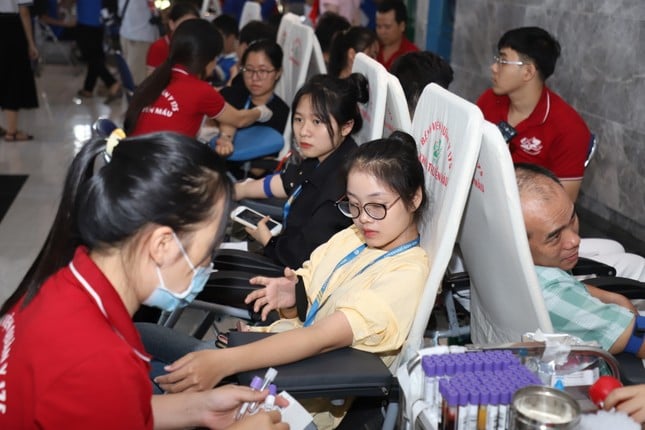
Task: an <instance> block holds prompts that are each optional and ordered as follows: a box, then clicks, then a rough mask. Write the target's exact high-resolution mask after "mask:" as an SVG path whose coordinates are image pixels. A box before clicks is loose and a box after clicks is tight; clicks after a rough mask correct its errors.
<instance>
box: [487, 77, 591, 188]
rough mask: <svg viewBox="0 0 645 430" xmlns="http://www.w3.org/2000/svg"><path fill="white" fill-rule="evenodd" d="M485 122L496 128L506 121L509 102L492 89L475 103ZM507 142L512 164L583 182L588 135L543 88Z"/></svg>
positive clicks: (575, 115) (575, 114)
mask: <svg viewBox="0 0 645 430" xmlns="http://www.w3.org/2000/svg"><path fill="white" fill-rule="evenodd" d="M477 106H479V108H480V109H481V111H482V113H483V114H484V118H485V119H486V120H488V121H490V122H492V123H493V124H495V125H497V124H499V123H500V122H501V121H506V120H507V118H508V109H509V106H510V99H509V98H508V96H498V95H496V94H495V93H493V91H492V90H491V89H488V90H486V92H484V94H482V95H481V97H480V98H479V100H477ZM515 130H516V131H517V135H516V136H515V137H513V139H511V141H510V142H509V149H510V151H511V157H512V158H513V162H514V163H531V164H537V165H540V166H542V167H546V168H547V169H549V170H551V171H552V172H553V173H554V174H555V175H556V176H557V177H558V178H562V179H571V180H576V179H582V176H583V174H584V170H585V165H584V163H585V160H586V158H587V153H588V150H589V143H590V141H591V133H590V132H589V128H587V125H586V124H585V122H584V120H583V119H582V117H580V115H579V114H578V112H576V111H575V110H574V109H573V108H572V107H571V106H569V105H568V104H567V103H566V102H565V101H564V100H562V98H561V97H560V96H558V95H557V94H556V93H554V92H553V91H551V90H550V89H548V88H547V87H546V86H544V89H543V90H542V95H541V96H540V100H539V101H538V104H537V105H536V106H535V109H533V112H531V115H529V117H528V118H526V119H525V120H523V121H522V122H520V123H519V124H517V125H516V126H515Z"/></svg>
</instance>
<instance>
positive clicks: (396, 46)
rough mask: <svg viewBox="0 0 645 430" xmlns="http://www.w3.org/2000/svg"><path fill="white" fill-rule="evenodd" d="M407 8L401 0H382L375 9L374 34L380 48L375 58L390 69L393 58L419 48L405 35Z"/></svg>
mask: <svg viewBox="0 0 645 430" xmlns="http://www.w3.org/2000/svg"><path fill="white" fill-rule="evenodd" d="M407 19H408V9H407V8H406V7H405V4H404V3H403V1H402V0H384V1H383V2H381V3H380V4H379V5H378V8H377V9H376V34H377V35H378V39H379V42H380V43H381V49H380V51H379V53H378V57H376V59H377V60H378V62H379V63H381V64H383V66H385V68H386V69H387V70H390V67H391V66H392V63H393V62H394V60H396V59H397V58H399V57H400V56H401V55H403V54H406V53H408V52H413V51H418V50H419V48H417V47H416V45H415V44H414V43H412V42H410V41H409V40H408V38H407V37H405V28H406V21H407Z"/></svg>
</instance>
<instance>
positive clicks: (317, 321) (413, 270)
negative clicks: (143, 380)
mask: <svg viewBox="0 0 645 430" xmlns="http://www.w3.org/2000/svg"><path fill="white" fill-rule="evenodd" d="M343 173H344V174H345V175H346V178H347V188H346V195H345V196H344V197H343V198H342V199H340V200H339V201H338V202H336V208H337V210H338V211H339V213H341V214H342V215H343V216H345V217H347V219H351V220H352V221H353V225H352V226H350V227H349V228H347V229H345V230H342V231H341V232H339V233H337V234H335V235H334V236H333V237H332V238H331V239H329V240H328V241H327V242H326V243H324V244H322V245H320V246H319V247H318V248H316V250H315V251H314V252H313V253H312V254H311V257H310V258H309V259H308V260H307V261H306V262H305V263H304V264H303V265H302V266H301V267H300V268H299V269H298V270H296V271H291V270H286V271H285V276H284V277H281V278H268V277H256V278H253V279H251V283H252V284H255V285H257V286H259V287H263V288H259V289H258V290H256V291H254V292H253V293H251V294H249V296H247V298H246V301H247V302H248V303H252V302H253V303H254V304H253V306H254V308H255V310H256V311H258V312H261V313H262V315H263V316H264V317H266V315H267V314H268V312H269V311H270V310H273V309H278V310H279V312H280V314H281V316H282V317H283V318H282V319H280V320H278V321H276V322H275V323H273V324H272V325H271V326H269V327H268V328H267V327H264V328H262V329H264V330H268V331H275V332H279V333H278V334H275V335H273V336H269V337H267V338H264V339H262V340H259V341H256V342H252V343H249V344H247V345H244V346H238V347H229V348H225V349H218V350H202V351H196V352H191V353H189V354H187V355H185V356H184V357H182V358H180V359H179V360H177V361H176V362H174V363H172V364H171V365H169V366H167V367H166V370H167V371H168V372H169V373H168V374H166V375H163V376H158V377H156V378H155V381H156V382H157V383H158V384H159V385H160V386H161V387H162V388H163V389H164V390H166V391H168V392H173V393H174V392H182V391H186V390H189V391H194V390H205V389H209V388H211V387H213V386H214V385H215V384H217V383H218V382H219V381H220V380H222V378H224V377H225V376H228V375H233V374H236V373H238V372H242V371H247V370H254V369H261V368H265V367H269V366H278V365H282V364H287V363H292V362H295V361H298V360H302V359H304V358H307V357H311V356H313V355H316V354H320V353H322V352H327V351H332V350H334V349H337V348H343V347H347V346H351V347H353V348H356V349H359V350H363V351H369V352H372V353H375V354H378V355H379V356H380V357H381V358H382V360H383V361H384V363H385V364H386V365H388V366H389V365H391V364H392V363H393V362H394V360H395V358H396V356H397V354H398V353H399V351H400V348H401V346H402V345H403V342H404V340H405V339H406V337H407V335H408V332H409V330H410V327H411V325H412V321H413V319H414V315H415V312H416V308H417V305H418V303H419V300H420V298H421V294H422V292H423V287H424V285H425V282H426V277H427V275H428V272H429V261H428V257H427V255H426V253H425V251H424V250H423V249H422V248H421V247H420V246H419V230H418V224H419V223H420V221H421V218H422V214H423V213H424V210H425V208H426V206H427V204H428V200H427V196H426V193H425V188H424V174H423V168H422V166H421V163H420V162H419V159H418V155H417V149H416V144H415V142H414V139H413V138H412V137H411V136H410V135H408V134H406V133H404V132H400V131H397V132H395V133H393V134H392V135H391V136H390V137H388V138H386V139H379V140H374V141H371V142H367V143H365V144H363V145H361V146H360V147H359V148H358V149H357V150H356V151H355V152H354V153H353V155H352V156H351V157H350V158H349V159H348V160H347V162H346V163H345V165H344V168H343ZM256 329H260V327H257V328H256ZM317 424H319V422H317ZM318 428H321V427H320V426H318Z"/></svg>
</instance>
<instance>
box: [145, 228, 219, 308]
mask: <svg viewBox="0 0 645 430" xmlns="http://www.w3.org/2000/svg"><path fill="white" fill-rule="evenodd" d="M173 237H174V238H175V240H176V241H177V244H178V245H179V250H180V251H181V253H182V255H183V256H184V259H185V260H186V262H187V263H188V265H189V266H190V268H191V269H192V270H193V278H192V279H191V281H190V285H189V286H188V288H186V289H185V290H184V291H182V292H181V293H174V292H172V291H170V290H169V289H168V288H166V284H165V282H164V280H163V276H162V275H161V270H160V269H159V267H158V266H157V277H158V278H159V285H157V288H155V290H154V291H153V292H152V294H150V297H148V298H147V299H146V300H145V301H144V302H143V304H144V305H148V306H154V307H156V308H159V309H161V310H163V311H167V312H172V311H174V310H175V309H177V308H183V307H186V306H188V305H189V304H190V303H191V302H192V301H193V300H195V297H197V295H198V294H199V293H201V292H202V290H203V289H204V286H205V285H206V282H208V278H209V276H210V274H211V273H212V272H213V263H210V264H209V265H208V266H207V267H195V266H194V265H193V262H192V261H190V258H188V254H186V250H184V247H183V245H182V244H181V242H180V241H179V239H178V238H177V236H176V235H175V233H173Z"/></svg>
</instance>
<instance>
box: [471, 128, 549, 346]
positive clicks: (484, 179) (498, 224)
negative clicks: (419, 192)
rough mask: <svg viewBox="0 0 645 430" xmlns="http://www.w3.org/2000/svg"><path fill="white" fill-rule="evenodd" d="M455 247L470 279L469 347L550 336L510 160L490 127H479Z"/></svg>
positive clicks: (504, 143) (503, 145) (494, 129)
mask: <svg viewBox="0 0 645 430" xmlns="http://www.w3.org/2000/svg"><path fill="white" fill-rule="evenodd" d="M458 241H459V245H460V248H461V252H462V255H463V259H464V265H465V266H466V270H467V271H468V274H469V275H470V280H471V303H470V307H471V314H470V332H471V339H472V341H473V343H476V344H491V343H504V342H519V341H520V340H521V336H522V334H524V333H526V332H533V331H535V330H536V329H538V328H539V329H541V330H542V331H543V332H547V333H551V332H553V327H552V325H551V320H550V319H549V314H548V312H547V310H546V306H545V304H544V300H543V298H542V293H541V290H540V285H539V283H538V280H537V275H536V274H535V267H534V265H533V259H532V258H531V252H530V250H529V244H528V239H527V236H526V229H525V227H524V219H523V217H522V209H521V206H520V199H519V194H518V191H517V183H516V181H515V171H514V169H513V161H512V160H511V156H510V153H509V151H508V148H507V146H506V142H505V141H504V138H503V137H502V135H501V133H500V132H499V130H498V129H497V127H496V126H494V125H493V124H491V123H489V122H484V126H483V136H482V144H481V149H480V151H479V160H478V162H477V168H476V170H475V175H474V177H473V180H472V187H471V191H470V196H469V197H468V202H467V203H466V209H465V212H464V217H463V220H462V227H461V231H460V236H459V239H458Z"/></svg>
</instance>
